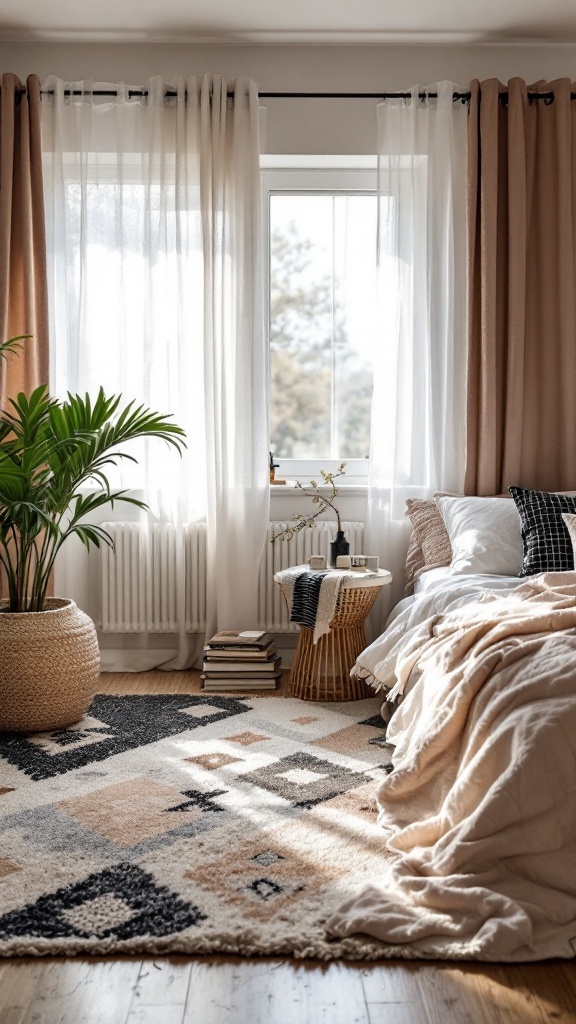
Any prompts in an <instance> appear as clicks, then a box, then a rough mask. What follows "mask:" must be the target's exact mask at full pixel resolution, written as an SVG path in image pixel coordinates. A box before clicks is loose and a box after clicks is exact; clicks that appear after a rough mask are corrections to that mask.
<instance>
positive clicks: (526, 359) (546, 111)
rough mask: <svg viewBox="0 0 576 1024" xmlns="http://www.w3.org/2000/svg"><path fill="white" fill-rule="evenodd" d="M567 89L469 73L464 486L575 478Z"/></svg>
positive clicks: (572, 105)
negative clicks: (531, 95)
mask: <svg viewBox="0 0 576 1024" xmlns="http://www.w3.org/2000/svg"><path fill="white" fill-rule="evenodd" d="M573 89H574V86H573V85H572V84H571V82H570V80H569V79H567V78H563V79H559V80H557V81H554V82H550V83H544V82H537V83H536V84H535V85H530V86H527V85H526V83H525V82H524V81H522V79H519V78H514V79H512V80H511V81H510V82H509V83H508V85H507V86H504V85H502V84H501V83H500V82H498V81H497V80H496V79H491V80H489V81H485V82H478V81H474V82H472V84H471V92H472V96H471V102H470V120H469V195H468V202H469V206H468V216H469V351H468V408H467V458H466V482H465V488H466V493H468V494H497V493H500V492H503V491H505V490H506V489H507V487H508V486H509V485H510V484H518V485H521V486H523V487H536V488H539V489H542V490H556V489H564V488H574V487H575V486H576V400H575V394H576V280H575V256H576V101H574V100H572V99H571V92H572V90H573ZM506 92H507V94H508V99H507V102H506V100H505V97H503V96H502V93H506ZM529 93H546V94H550V96H549V97H548V98H542V99H537V100H535V99H530V98H529ZM552 96H553V98H552Z"/></svg>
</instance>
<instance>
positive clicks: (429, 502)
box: [406, 498, 452, 582]
mask: <svg viewBox="0 0 576 1024" xmlns="http://www.w3.org/2000/svg"><path fill="white" fill-rule="evenodd" d="M406 515H407V516H408V518H409V520H410V522H411V523H412V529H413V531H414V533H413V536H414V539H415V542H416V543H417V544H419V545H420V548H421V549H422V557H423V559H424V564H423V565H422V566H421V567H420V568H419V569H417V570H416V572H415V574H414V577H413V580H412V582H413V581H414V579H416V576H417V575H420V573H421V572H424V570H425V569H436V568H438V567H439V566H442V565H450V562H451V561H452V548H451V546H450V538H449V537H448V532H447V530H446V527H445V526H444V520H443V519H442V516H441V515H440V510H439V508H438V506H437V504H436V502H435V500H434V498H408V499H407V501H406Z"/></svg>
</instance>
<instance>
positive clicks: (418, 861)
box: [327, 488, 576, 961]
mask: <svg viewBox="0 0 576 1024" xmlns="http://www.w3.org/2000/svg"><path fill="white" fill-rule="evenodd" d="M511 491H512V499H513V500H512V501H511V500H510V498H494V499H492V498H487V499H459V498H457V497H450V498H448V497H446V496H441V497H439V498H438V499H437V500H436V505H437V506H438V509H439V510H441V511H442V519H443V524H444V526H445V527H446V530H447V535H448V538H449V541H450V562H449V564H448V565H446V564H444V565H438V564H435V563H433V562H432V565H433V567H430V560H429V561H428V562H426V560H424V563H423V564H421V565H420V567H419V568H418V569H417V571H416V573H415V574H414V575H415V579H413V580H412V581H411V582H412V584H413V593H411V594H410V595H409V596H407V597H405V598H404V599H403V600H402V601H401V602H400V603H399V604H398V605H397V607H396V608H395V609H394V611H393V613H392V614H391V616H390V618H389V620H388V624H387V628H386V630H385V632H384V633H383V635H382V636H380V637H379V638H378V639H377V640H376V641H375V642H374V643H373V644H371V645H370V646H369V647H368V648H367V649H366V650H365V651H364V652H363V653H362V654H361V655H360V657H359V658H358V661H357V663H356V665H355V667H354V669H353V672H354V674H356V675H358V676H359V677H361V678H363V679H365V680H366V681H367V682H368V683H369V684H370V685H371V686H372V687H373V688H374V689H375V690H376V691H377V692H381V693H382V697H383V708H382V714H383V717H384V718H385V719H386V720H387V721H388V725H387V740H388V742H389V744H390V747H389V764H388V765H387V770H388V774H387V775H386V777H385V778H384V780H383V781H382V783H381V784H380V786H379V789H378V793H377V804H378V821H379V824H381V826H382V828H383V832H384V834H383V850H384V851H385V853H386V856H385V857H383V861H382V875H381V877H380V878H374V879H370V884H369V885H368V886H367V888H366V889H365V890H364V891H362V892H359V893H357V894H356V895H354V896H353V897H352V898H351V899H350V900H348V902H347V903H346V904H345V905H344V906H343V907H341V908H339V910H338V911H337V912H336V913H335V914H333V915H332V916H331V917H330V919H329V921H328V922H327V930H328V933H329V934H330V935H333V936H345V935H352V934H357V933H362V934H367V935H370V936H372V937H374V938H377V939H379V940H380V941H382V942H384V943H394V944H397V945H402V946H404V947H406V950H407V955H413V956H416V957H432V958H446V959H458V958H459V959H479V960H487V961H490V960H495V961H530V960H541V959H546V958H550V957H573V956H574V955H576V572H575V571H574V550H573V547H572V541H573V540H574V546H575V547H576V496H574V495H573V494H571V495H570V494H560V493H557V494H552V495H550V494H547V493H546V492H533V491H523V490H522V489H520V488H512V489H511ZM514 492H521V493H517V494H515V493H514ZM534 496H536V497H534ZM458 502H460V506H458ZM487 502H492V503H493V504H492V505H487V504H485V503H487ZM482 503H484V504H482ZM496 503H497V504H496ZM543 503H544V504H543ZM472 506H473V507H472ZM471 508H472V511H473V513H474V515H473V516H472V520H474V516H475V517H476V519H475V525H474V528H472V527H471V525H470V523H471V520H470V515H469V514H468V516H466V515H464V512H468V513H470V509H471ZM543 510H544V511H543ZM536 512H537V514H536ZM451 513H458V515H460V521H459V522H458V523H456V521H455V519H454V517H452V518H451ZM499 517H500V518H499ZM456 518H458V516H456ZM446 557H447V556H446ZM478 569H480V570H483V571H477V570H478ZM494 570H496V571H494ZM502 570H508V571H502ZM510 570H516V571H510Z"/></svg>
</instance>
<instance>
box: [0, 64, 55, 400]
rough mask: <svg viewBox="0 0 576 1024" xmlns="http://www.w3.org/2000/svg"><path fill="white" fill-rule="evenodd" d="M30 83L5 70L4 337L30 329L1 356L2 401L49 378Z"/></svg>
mask: <svg viewBox="0 0 576 1024" xmlns="http://www.w3.org/2000/svg"><path fill="white" fill-rule="evenodd" d="M26 86H27V87H26V89H23V88H22V83H21V82H20V80H19V79H18V78H17V77H16V75H11V74H5V75H0V339H2V340H6V338H9V337H13V336H14V335H17V334H30V335H32V336H33V337H32V338H30V339H28V340H27V341H26V342H25V343H24V345H23V348H22V351H21V352H20V354H19V355H17V356H16V355H12V356H10V357H9V358H8V360H0V406H4V405H5V404H6V400H7V398H8V397H10V396H11V395H15V394H17V392H18V391H21V390H25V391H31V390H32V389H33V388H35V387H37V386H38V385H39V384H41V383H47V382H48V297H47V281H46V233H45V227H44V197H43V190H42V147H41V141H40V81H39V79H38V77H37V76H36V75H31V76H30V77H29V78H28V81H27V83H26Z"/></svg>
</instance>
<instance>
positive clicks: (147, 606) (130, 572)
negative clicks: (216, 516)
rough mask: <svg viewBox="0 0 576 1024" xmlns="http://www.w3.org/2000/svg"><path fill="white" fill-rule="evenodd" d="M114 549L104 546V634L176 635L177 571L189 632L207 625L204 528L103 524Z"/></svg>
mask: <svg viewBox="0 0 576 1024" xmlns="http://www.w3.org/2000/svg"><path fill="white" fill-rule="evenodd" d="M102 526H103V528H104V529H105V530H106V532H107V533H109V534H110V536H111V537H112V539H113V541H114V550H112V549H111V548H109V547H108V546H107V545H103V546H102V547H101V548H100V616H99V623H98V625H99V626H100V628H101V629H102V630H103V632H105V633H145V632H150V633H177V632H178V616H177V613H176V608H177V606H178V605H179V604H180V603H181V601H180V600H179V594H178V586H179V583H178V575H179V574H178V572H177V567H178V566H179V565H182V562H183V563H184V568H185V571H184V573H183V574H180V578H181V580H182V583H181V584H180V585H181V586H182V587H183V588H184V591H185V593H184V595H183V596H184V609H185V627H186V632H187V633H201V632H202V631H203V630H204V627H205V624H206V524H205V523H190V524H189V525H187V526H185V527H183V528H182V529H181V530H177V528H176V527H174V526H172V525H171V524H170V523H154V524H152V525H148V524H146V523H102Z"/></svg>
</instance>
